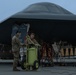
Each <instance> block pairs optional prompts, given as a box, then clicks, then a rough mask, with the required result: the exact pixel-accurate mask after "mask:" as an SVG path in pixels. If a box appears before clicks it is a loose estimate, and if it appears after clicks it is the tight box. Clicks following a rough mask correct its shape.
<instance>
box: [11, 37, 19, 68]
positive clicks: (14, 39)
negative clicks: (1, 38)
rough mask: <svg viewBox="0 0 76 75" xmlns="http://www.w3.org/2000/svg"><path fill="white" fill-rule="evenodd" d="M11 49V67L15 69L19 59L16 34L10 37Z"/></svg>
mask: <svg viewBox="0 0 76 75" xmlns="http://www.w3.org/2000/svg"><path fill="white" fill-rule="evenodd" d="M12 51H13V55H14V62H13V69H16V68H17V64H18V60H19V51H20V40H19V38H18V37H17V36H13V38H12Z"/></svg>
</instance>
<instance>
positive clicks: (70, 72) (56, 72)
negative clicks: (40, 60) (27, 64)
mask: <svg viewBox="0 0 76 75" xmlns="http://www.w3.org/2000/svg"><path fill="white" fill-rule="evenodd" d="M19 69H21V68H20V67H19ZM0 75H76V67H73V66H54V67H40V68H39V69H38V70H37V71H25V70H22V69H21V71H20V72H14V71H12V64H0Z"/></svg>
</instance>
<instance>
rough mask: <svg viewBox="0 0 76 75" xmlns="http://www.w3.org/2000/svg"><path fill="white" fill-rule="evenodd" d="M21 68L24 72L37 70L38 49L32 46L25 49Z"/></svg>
mask: <svg viewBox="0 0 76 75" xmlns="http://www.w3.org/2000/svg"><path fill="white" fill-rule="evenodd" d="M21 68H22V69H25V70H37V69H38V68H39V62H38V48H37V47H36V46H34V45H33V44H31V45H29V47H28V48H27V51H26V55H25V56H24V57H23V60H22V62H21Z"/></svg>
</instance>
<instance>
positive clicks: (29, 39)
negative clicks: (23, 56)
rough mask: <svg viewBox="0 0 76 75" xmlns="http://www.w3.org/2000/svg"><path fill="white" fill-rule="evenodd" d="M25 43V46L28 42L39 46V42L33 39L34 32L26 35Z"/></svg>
mask: <svg viewBox="0 0 76 75" xmlns="http://www.w3.org/2000/svg"><path fill="white" fill-rule="evenodd" d="M25 44H26V46H27V45H29V44H34V45H35V46H40V44H39V43H38V42H37V41H36V39H35V34H34V33H31V34H30V36H26V40H25Z"/></svg>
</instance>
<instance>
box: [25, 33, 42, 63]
mask: <svg viewBox="0 0 76 75" xmlns="http://www.w3.org/2000/svg"><path fill="white" fill-rule="evenodd" d="M25 44H26V46H27V47H28V45H34V46H36V47H37V48H38V60H39V64H40V49H39V48H41V45H40V44H39V43H38V42H37V41H36V39H35V34H34V33H31V34H30V35H27V37H26V40H25Z"/></svg>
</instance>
